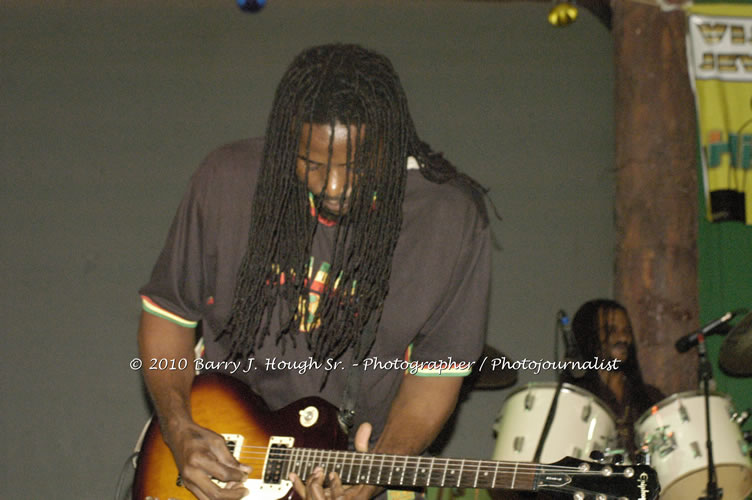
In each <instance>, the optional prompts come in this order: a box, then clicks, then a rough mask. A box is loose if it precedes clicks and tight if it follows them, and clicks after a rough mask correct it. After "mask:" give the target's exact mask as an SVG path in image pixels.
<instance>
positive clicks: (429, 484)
mask: <svg viewBox="0 0 752 500" xmlns="http://www.w3.org/2000/svg"><path fill="white" fill-rule="evenodd" d="M435 461H436V457H431V465H430V466H429V467H428V474H427V475H426V486H431V474H433V464H434V462H435Z"/></svg>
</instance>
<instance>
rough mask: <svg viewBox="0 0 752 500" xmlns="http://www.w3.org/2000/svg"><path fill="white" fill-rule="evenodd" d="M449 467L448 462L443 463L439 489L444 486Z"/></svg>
mask: <svg viewBox="0 0 752 500" xmlns="http://www.w3.org/2000/svg"><path fill="white" fill-rule="evenodd" d="M448 467H449V460H445V461H444V474H443V475H442V476H441V487H442V488H443V487H444V485H445V484H446V475H447V468H448Z"/></svg>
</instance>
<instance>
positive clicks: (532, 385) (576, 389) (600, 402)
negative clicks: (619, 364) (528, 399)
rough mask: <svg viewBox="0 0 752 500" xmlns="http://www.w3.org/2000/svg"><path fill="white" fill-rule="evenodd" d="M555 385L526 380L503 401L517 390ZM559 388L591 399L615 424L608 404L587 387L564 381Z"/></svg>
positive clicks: (554, 383) (555, 384)
mask: <svg viewBox="0 0 752 500" xmlns="http://www.w3.org/2000/svg"><path fill="white" fill-rule="evenodd" d="M557 385H558V384H557V383H556V382H528V383H527V384H525V385H523V386H520V387H518V388H517V389H515V390H514V391H512V392H510V393H509V394H508V395H507V397H506V398H505V400H504V401H505V402H506V401H508V400H509V399H510V398H511V397H512V396H514V395H515V394H517V393H518V392H523V391H526V390H529V389H531V388H532V389H535V388H540V389H548V388H551V389H556V386H557ZM561 390H562V392H574V393H576V394H579V395H580V396H582V397H584V398H587V399H591V400H592V401H593V402H595V404H597V405H598V406H600V407H601V409H602V410H603V411H605V412H606V413H607V414H608V416H609V417H611V420H612V421H613V422H614V424H616V415H615V414H614V412H613V411H612V410H611V408H609V407H608V405H607V404H606V403H605V402H604V401H603V400H602V399H601V398H599V397H598V396H596V395H595V394H593V393H592V392H590V391H588V390H587V389H583V388H582V387H577V386H576V385H573V384H569V383H567V382H564V383H563V384H562V385H561Z"/></svg>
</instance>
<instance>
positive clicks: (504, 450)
mask: <svg viewBox="0 0 752 500" xmlns="http://www.w3.org/2000/svg"><path fill="white" fill-rule="evenodd" d="M727 331H728V334H727V335H726V338H725V339H724V341H723V343H722V346H721V349H720V354H719V358H718V362H719V365H720V366H721V368H722V369H723V370H724V371H725V372H726V373H728V374H730V375H734V376H739V377H751V376H752V313H749V314H747V315H746V316H745V317H744V318H743V319H742V321H740V322H739V323H738V324H737V325H736V326H734V327H733V328H731V329H730V330H727ZM702 347H703V348H704V344H702ZM484 355H489V356H495V357H499V356H503V354H501V353H500V352H499V351H497V350H495V349H493V348H491V347H489V346H487V347H486V352H484ZM703 355H704V350H703V351H700V359H701V361H702V358H703ZM708 366H709V363H708ZM708 372H709V368H708ZM700 373H701V380H702V379H703V375H702V369H701V370H700ZM707 380H708V379H707V378H706V379H705V381H707ZM516 382H517V372H516V371H515V370H512V369H509V368H507V369H506V370H500V371H490V372H488V373H486V372H483V373H481V374H480V375H479V376H478V377H477V379H475V380H474V384H475V385H474V386H473V388H474V389H501V388H508V387H511V386H513V385H514V384H515V383H516ZM707 386H708V384H707V383H703V384H702V388H703V389H705V390H697V391H690V392H681V393H678V394H674V395H672V396H670V397H668V398H665V399H664V400H662V401H660V402H659V403H657V404H655V405H654V406H653V407H651V408H650V409H649V410H647V411H646V412H645V413H644V414H643V415H642V416H640V418H639V419H638V420H637V421H636V422H635V423H634V436H635V446H636V448H637V450H638V453H637V454H636V455H634V456H632V457H625V458H621V453H623V443H619V437H617V423H616V422H617V419H616V417H615V416H614V414H613V413H612V411H611V410H610V409H609V407H608V406H607V405H606V404H605V403H604V402H603V401H601V400H600V399H599V398H598V397H596V396H595V395H593V394H591V393H590V392H588V391H586V390H584V389H582V388H580V387H577V386H575V385H571V384H567V383H562V382H559V383H556V382H543V383H529V384H527V385H525V386H522V387H520V388H518V389H516V390H514V391H513V392H511V393H510V394H509V395H507V397H506V399H505V402H504V404H503V406H502V409H501V411H500V413H499V416H498V417H497V419H496V425H495V426H494V430H495V431H496V436H497V438H496V446H495V449H494V455H493V457H492V458H493V459H494V460H510V461H524V462H528V461H529V462H543V463H550V462H555V461H557V460H559V459H561V458H562V457H565V456H570V457H574V458H585V459H587V458H588V457H590V458H594V459H596V460H601V461H603V460H607V459H608V457H609V456H610V455H616V456H617V457H619V458H616V460H617V461H620V460H625V461H626V463H630V460H634V461H637V462H642V463H646V464H648V465H650V466H651V467H653V468H654V469H655V471H656V473H657V474H658V479H659V481H660V483H661V494H660V498H661V500H695V499H703V500H704V499H720V498H722V499H723V500H744V499H745V498H752V497H748V495H750V494H752V436H750V433H747V435H746V436H745V434H744V433H743V432H742V430H741V425H742V424H743V423H744V421H745V420H746V419H747V418H748V417H749V410H747V411H745V412H738V411H737V410H736V409H735V408H734V404H733V402H732V400H731V398H730V397H729V396H728V395H726V394H723V393H720V392H715V391H710V390H708V389H707ZM552 407H553V408H554V410H553V411H552V410H551V408H552ZM557 407H558V411H556V410H555V408H557ZM706 415H707V416H709V419H708V418H706ZM708 420H709V425H708ZM708 444H710V446H708ZM714 490H715V491H716V493H714Z"/></svg>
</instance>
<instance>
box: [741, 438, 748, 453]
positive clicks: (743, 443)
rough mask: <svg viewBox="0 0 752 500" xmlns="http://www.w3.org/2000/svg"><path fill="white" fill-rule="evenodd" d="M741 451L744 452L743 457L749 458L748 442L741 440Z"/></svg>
mask: <svg viewBox="0 0 752 500" xmlns="http://www.w3.org/2000/svg"><path fill="white" fill-rule="evenodd" d="M739 451H741V452H742V456H743V457H748V456H749V444H748V443H747V441H746V440H744V439H740V440H739Z"/></svg>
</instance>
